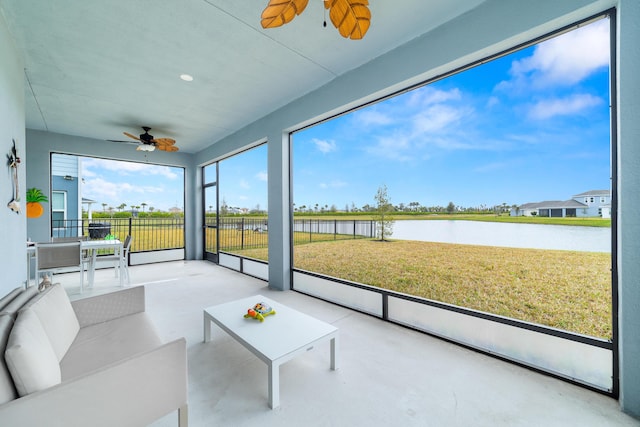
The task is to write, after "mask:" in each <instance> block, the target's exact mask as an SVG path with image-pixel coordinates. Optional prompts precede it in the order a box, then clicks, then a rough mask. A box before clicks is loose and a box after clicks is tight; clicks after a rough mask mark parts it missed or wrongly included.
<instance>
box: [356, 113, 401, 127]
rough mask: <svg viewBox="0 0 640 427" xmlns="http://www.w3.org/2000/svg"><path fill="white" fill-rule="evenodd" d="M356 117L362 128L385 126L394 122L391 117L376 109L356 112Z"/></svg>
mask: <svg viewBox="0 0 640 427" xmlns="http://www.w3.org/2000/svg"><path fill="white" fill-rule="evenodd" d="M354 117H355V120H356V121H357V122H358V124H359V125H361V126H383V125H388V124H391V123H393V122H394V120H393V118H392V117H391V116H389V115H388V114H385V113H383V112H381V111H379V110H375V109H367V110H362V111H359V112H356V113H355V116H354Z"/></svg>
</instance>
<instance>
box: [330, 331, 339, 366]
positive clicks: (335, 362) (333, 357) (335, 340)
mask: <svg viewBox="0 0 640 427" xmlns="http://www.w3.org/2000/svg"><path fill="white" fill-rule="evenodd" d="M337 354H338V336H337V335H336V336H335V337H334V338H332V339H331V370H333V371H335V370H336V369H338V359H337Z"/></svg>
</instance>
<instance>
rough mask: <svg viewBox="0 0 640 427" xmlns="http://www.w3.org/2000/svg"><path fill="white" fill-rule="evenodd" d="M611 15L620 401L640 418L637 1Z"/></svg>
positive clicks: (639, 22) (639, 18)
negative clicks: (615, 28) (614, 35)
mask: <svg viewBox="0 0 640 427" xmlns="http://www.w3.org/2000/svg"><path fill="white" fill-rule="evenodd" d="M617 19H618V22H617V24H618V31H617V33H618V40H617V44H618V56H617V77H618V88H617V97H618V103H617V107H618V110H617V111H618V123H617V124H618V196H619V198H618V212H617V218H618V248H617V249H618V269H619V270H618V278H619V283H618V291H619V294H618V304H619V305H618V320H619V334H618V336H619V344H618V345H619V350H620V366H619V368H620V404H621V406H622V409H623V410H624V411H625V412H627V413H629V414H631V415H633V416H636V417H640V363H638V360H640V334H638V327H639V325H640V311H639V310H638V307H640V286H638V281H639V279H638V278H639V277H640V264H639V263H638V253H640V171H639V169H638V164H640V145H638V140H640V121H639V120H638V116H639V114H640V79H638V70H640V49H638V40H640V2H638V1H637V0H620V1H619V8H618V17H617Z"/></svg>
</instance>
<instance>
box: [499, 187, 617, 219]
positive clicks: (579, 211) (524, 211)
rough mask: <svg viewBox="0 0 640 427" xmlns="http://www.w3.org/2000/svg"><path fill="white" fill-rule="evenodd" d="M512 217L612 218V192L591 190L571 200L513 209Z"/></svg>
mask: <svg viewBox="0 0 640 427" xmlns="http://www.w3.org/2000/svg"><path fill="white" fill-rule="evenodd" d="M511 216H541V217H555V218H565V217H574V218H575V217H578V218H589V217H591V218H594V217H595V218H611V191H610V190H591V191H587V192H584V193H580V194H576V195H574V196H572V197H571V199H570V200H547V201H544V202H532V203H525V204H523V205H520V206H517V207H514V208H511Z"/></svg>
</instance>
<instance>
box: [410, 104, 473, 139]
mask: <svg viewBox="0 0 640 427" xmlns="http://www.w3.org/2000/svg"><path fill="white" fill-rule="evenodd" d="M469 112H470V110H468V109H467V108H466V107H465V108H456V107H451V106H448V105H442V104H439V105H434V106H431V107H429V108H427V109H425V110H422V111H420V112H419V113H418V114H416V115H414V116H413V118H412V121H413V131H414V133H416V134H420V133H433V132H440V131H442V130H450V129H449V128H450V126H452V125H453V124H455V123H457V122H459V121H460V120H461V118H462V117H463V116H464V115H466V114H469Z"/></svg>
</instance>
